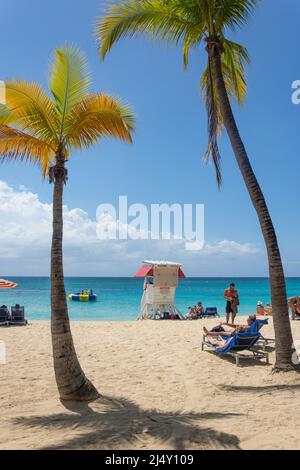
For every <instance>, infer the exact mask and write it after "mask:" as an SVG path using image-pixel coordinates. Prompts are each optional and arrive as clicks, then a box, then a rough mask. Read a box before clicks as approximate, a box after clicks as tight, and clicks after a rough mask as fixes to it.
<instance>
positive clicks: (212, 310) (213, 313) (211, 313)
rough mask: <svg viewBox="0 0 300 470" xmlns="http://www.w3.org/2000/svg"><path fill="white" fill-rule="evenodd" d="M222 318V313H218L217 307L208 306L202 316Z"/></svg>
mask: <svg viewBox="0 0 300 470" xmlns="http://www.w3.org/2000/svg"><path fill="white" fill-rule="evenodd" d="M205 317H206V318H216V317H218V318H220V315H219V314H218V310H217V308H216V307H207V308H206V309H205V312H204V313H203V315H202V318H205Z"/></svg>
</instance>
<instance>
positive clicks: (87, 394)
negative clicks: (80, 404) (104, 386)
mask: <svg viewBox="0 0 300 470" xmlns="http://www.w3.org/2000/svg"><path fill="white" fill-rule="evenodd" d="M100 397H101V395H100V393H99V392H98V390H97V389H96V388H95V387H94V385H93V384H92V383H91V382H90V381H89V380H88V379H86V380H85V382H84V384H83V386H82V387H80V388H79V389H78V390H74V391H72V392H69V393H64V392H61V391H60V390H59V398H60V399H61V400H69V401H94V400H97V399H98V398H100Z"/></svg>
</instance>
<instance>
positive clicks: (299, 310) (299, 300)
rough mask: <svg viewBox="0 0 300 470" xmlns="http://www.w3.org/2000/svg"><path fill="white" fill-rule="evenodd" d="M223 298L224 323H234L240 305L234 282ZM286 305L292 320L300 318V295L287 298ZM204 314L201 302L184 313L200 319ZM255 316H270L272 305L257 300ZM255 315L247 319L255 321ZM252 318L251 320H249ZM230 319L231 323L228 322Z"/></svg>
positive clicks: (187, 316)
mask: <svg viewBox="0 0 300 470" xmlns="http://www.w3.org/2000/svg"><path fill="white" fill-rule="evenodd" d="M224 298H225V300H226V306H225V311H226V323H224V324H225V325H234V322H235V318H236V316H237V313H238V306H239V305H240V300H239V293H238V291H237V289H236V287H235V284H234V282H232V283H231V284H230V285H229V287H228V288H227V289H226V290H225V292H224ZM288 306H289V308H290V309H291V312H292V320H300V296H294V297H291V298H289V299H288ZM203 314H204V307H203V305H202V302H198V304H197V305H194V306H193V307H189V309H188V313H187V315H186V318H187V319H192V320H195V319H201V318H202V317H203ZM256 315H257V316H272V305H271V304H270V302H266V304H265V305H264V304H263V302H262V301H261V300H259V301H258V302H257V307H256ZM256 315H250V317H249V319H250V320H249V319H248V320H249V321H252V320H253V318H254V317H255V318H254V320H253V321H255V319H256ZM251 318H252V320H251ZM230 319H231V323H230V322H229V321H230Z"/></svg>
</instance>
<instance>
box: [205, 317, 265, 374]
mask: <svg viewBox="0 0 300 470" xmlns="http://www.w3.org/2000/svg"><path fill="white" fill-rule="evenodd" d="M256 327H258V325H256ZM220 337H221V338H222V339H224V340H225V341H226V343H225V346H224V347H223V348H218V346H217V345H215V344H213V343H212V342H210V340H209V335H204V336H203V340H202V351H204V348H205V347H207V348H208V349H210V350H212V351H214V352H216V353H217V354H219V355H220V356H225V354H227V355H229V356H232V357H234V359H235V363H236V365H237V366H238V365H239V361H240V359H242V358H244V359H246V358H247V359H249V354H247V355H246V354H240V353H241V352H242V351H250V352H251V353H252V355H253V359H259V360H260V359H265V360H266V363H267V364H269V354H268V353H267V352H266V351H264V350H260V349H257V348H256V347H255V345H256V344H257V342H258V341H259V339H260V338H261V335H260V333H259V332H257V333H252V334H251V333H250V332H247V333H236V334H235V335H233V336H229V337H228V336H222V333H221V334H220Z"/></svg>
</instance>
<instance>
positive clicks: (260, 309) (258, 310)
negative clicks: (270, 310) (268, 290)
mask: <svg viewBox="0 0 300 470" xmlns="http://www.w3.org/2000/svg"><path fill="white" fill-rule="evenodd" d="M256 314H257V315H264V314H265V307H264V306H263V303H262V301H261V300H259V301H258V302H257V307H256Z"/></svg>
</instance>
